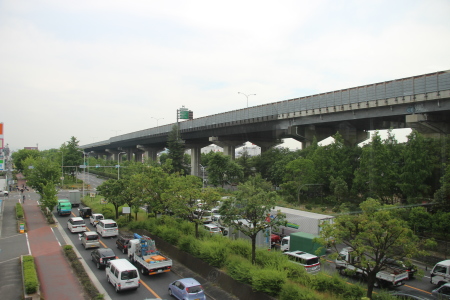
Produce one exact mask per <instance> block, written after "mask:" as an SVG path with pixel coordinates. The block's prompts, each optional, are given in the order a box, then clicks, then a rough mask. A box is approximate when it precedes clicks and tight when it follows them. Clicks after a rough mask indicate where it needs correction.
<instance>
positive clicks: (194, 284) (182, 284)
mask: <svg viewBox="0 0 450 300" xmlns="http://www.w3.org/2000/svg"><path fill="white" fill-rule="evenodd" d="M169 295H170V296H174V297H175V298H177V299H179V300H197V299H198V300H206V296H205V292H204V291H203V287H202V286H201V284H200V283H199V282H198V281H197V280H195V279H194V278H183V279H179V280H175V281H174V282H172V283H171V284H169Z"/></svg>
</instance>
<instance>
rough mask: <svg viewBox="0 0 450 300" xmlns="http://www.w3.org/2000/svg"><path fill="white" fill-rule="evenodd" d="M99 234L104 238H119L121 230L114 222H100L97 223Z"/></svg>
mask: <svg viewBox="0 0 450 300" xmlns="http://www.w3.org/2000/svg"><path fill="white" fill-rule="evenodd" d="M97 232H98V234H100V235H101V236H102V237H107V236H118V235H119V228H118V227H117V223H116V221H114V220H99V221H98V223H97Z"/></svg>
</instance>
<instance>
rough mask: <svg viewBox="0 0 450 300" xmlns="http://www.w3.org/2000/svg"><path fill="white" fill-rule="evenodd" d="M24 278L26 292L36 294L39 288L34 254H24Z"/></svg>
mask: <svg viewBox="0 0 450 300" xmlns="http://www.w3.org/2000/svg"><path fill="white" fill-rule="evenodd" d="M22 267H23V277H24V278H23V279H24V285H25V292H26V293H27V294H34V293H36V292H37V288H38V284H39V281H38V277H37V273H36V266H35V265H34V258H33V256H30V255H27V256H23V265H22Z"/></svg>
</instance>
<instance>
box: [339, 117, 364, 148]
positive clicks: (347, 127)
mask: <svg viewBox="0 0 450 300" xmlns="http://www.w3.org/2000/svg"><path fill="white" fill-rule="evenodd" d="M338 131H339V133H340V134H341V135H342V138H343V139H344V143H345V144H346V145H348V146H351V147H354V146H356V145H358V144H359V143H362V142H364V141H365V140H368V139H370V133H369V132H368V131H364V130H359V129H357V128H356V127H354V126H353V125H351V124H350V123H348V122H343V123H341V124H339V128H338Z"/></svg>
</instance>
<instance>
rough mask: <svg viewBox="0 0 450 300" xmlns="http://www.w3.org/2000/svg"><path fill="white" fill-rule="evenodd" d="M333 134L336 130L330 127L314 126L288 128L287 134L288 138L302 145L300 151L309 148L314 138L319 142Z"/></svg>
mask: <svg viewBox="0 0 450 300" xmlns="http://www.w3.org/2000/svg"><path fill="white" fill-rule="evenodd" d="M334 133H336V130H335V129H334V128H332V127H317V126H315V125H306V126H290V127H289V128H288V132H287V134H288V136H289V137H292V138H293V139H295V140H297V141H299V142H300V143H302V149H305V148H307V147H309V146H311V144H312V142H313V141H314V137H316V139H317V141H318V142H320V141H322V140H324V139H326V138H327V137H329V136H332V135H333V134H334Z"/></svg>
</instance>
